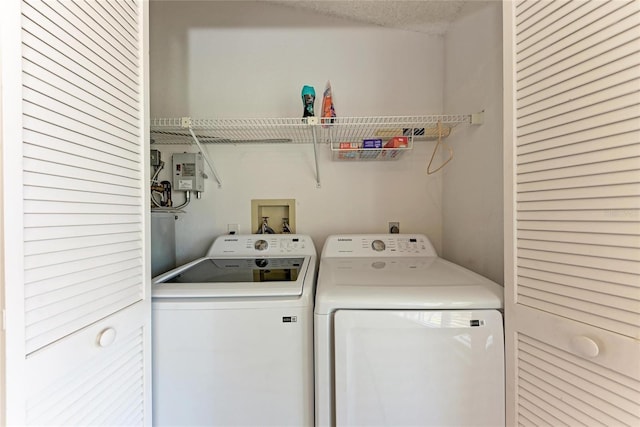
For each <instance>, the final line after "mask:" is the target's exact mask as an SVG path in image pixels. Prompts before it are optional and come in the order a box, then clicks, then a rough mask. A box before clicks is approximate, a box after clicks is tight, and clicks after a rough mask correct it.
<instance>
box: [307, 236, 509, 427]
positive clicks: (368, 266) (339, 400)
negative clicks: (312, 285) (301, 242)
mask: <svg viewBox="0 0 640 427" xmlns="http://www.w3.org/2000/svg"><path fill="white" fill-rule="evenodd" d="M502 294H503V288H502V287H501V286H499V285H498V284H496V283H494V282H492V281H490V280H488V279H486V278H484V277H482V276H480V275H478V274H475V273H473V272H471V271H469V270H467V269H465V268H463V267H461V266H458V265H456V264H453V263H451V262H448V261H446V260H444V259H442V258H439V257H438V256H437V254H436V251H435V250H434V248H433V246H432V245H431V243H430V242H429V240H428V238H427V237H425V236H423V235H400V234H385V235H342V236H330V237H329V238H328V239H327V241H326V242H325V245H324V248H323V251H322V256H321V257H320V267H319V272H318V284H317V289H316V305H315V316H314V317H315V355H316V366H315V373H316V378H315V379H316V396H315V399H316V408H315V410H316V426H334V425H336V426H456V427H460V426H492V427H493V426H504V424H505V403H504V399H505V392H504V337H503V322H502V315H501V311H500V310H501V308H502V302H503V298H502Z"/></svg>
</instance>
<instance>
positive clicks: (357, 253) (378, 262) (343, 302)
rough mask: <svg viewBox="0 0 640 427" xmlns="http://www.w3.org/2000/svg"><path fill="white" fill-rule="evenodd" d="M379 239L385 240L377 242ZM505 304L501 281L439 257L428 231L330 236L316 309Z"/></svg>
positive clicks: (493, 306)
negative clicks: (427, 233) (427, 234)
mask: <svg viewBox="0 0 640 427" xmlns="http://www.w3.org/2000/svg"><path fill="white" fill-rule="evenodd" d="M378 237H379V238H378ZM394 239H395V240H394ZM379 241H383V243H384V244H383V245H380V244H379V243H374V242H379ZM391 249H393V251H392V250H391ZM502 306H503V288H502V287H501V286H500V285H498V284H497V283H495V282H492V281H491V280H489V279H487V278H485V277H482V276H481V275H479V274H476V273H474V272H472V271H470V270H468V269H466V268H464V267H462V266H459V265H457V264H454V263H452V262H449V261H446V260H444V259H442V258H439V257H438V256H436V255H435V251H433V249H432V246H431V244H430V243H429V241H428V239H427V238H426V237H425V236H422V235H417V236H407V235H396V236H395V237H394V236H393V235H391V236H390V235H383V236H353V235H352V236H347V237H345V236H330V237H329V238H328V239H327V242H326V243H325V250H324V251H323V255H322V259H321V262H320V269H319V273H318V285H317V288H316V301H315V312H316V313H317V314H329V313H331V312H333V311H335V310H339V309H378V310H455V309H460V310H462V309H500V308H502Z"/></svg>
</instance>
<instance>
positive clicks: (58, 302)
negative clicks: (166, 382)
mask: <svg viewBox="0 0 640 427" xmlns="http://www.w3.org/2000/svg"><path fill="white" fill-rule="evenodd" d="M10 2H11V3H12V7H11V8H7V11H13V10H17V8H15V9H14V7H13V5H14V4H16V3H19V4H20V6H19V8H20V13H21V16H15V17H14V18H15V19H17V20H20V19H21V28H20V34H19V36H18V37H19V40H16V42H17V43H19V44H20V48H21V57H20V58H17V59H18V61H19V62H20V65H19V66H20V69H21V76H20V78H21V94H20V99H19V105H7V104H6V102H7V101H6V99H5V100H4V101H3V110H6V109H7V108H14V109H17V110H20V111H21V116H20V120H21V135H19V139H18V140H17V141H14V142H13V143H16V144H18V143H20V141H21V144H20V150H15V152H14V151H11V152H7V151H6V150H4V151H5V157H6V155H9V156H16V157H15V158H13V159H6V158H5V162H6V161H9V160H11V161H14V162H17V163H18V164H19V165H20V166H18V167H15V168H14V169H15V170H16V171H17V172H19V175H18V174H16V176H14V177H13V178H14V179H13V181H12V182H10V183H9V182H7V181H6V177H5V183H4V185H5V189H6V188H7V186H9V185H13V186H20V190H19V191H16V192H15V194H16V195H17V196H19V197H20V200H19V201H17V202H18V203H13V204H12V207H11V209H12V211H13V212H12V214H15V218H16V224H15V225H16V226H19V227H20V229H21V232H20V233H19V234H20V242H19V243H18V242H15V241H14V242H10V244H12V245H13V248H14V252H12V253H11V254H9V256H8V257H5V262H6V263H7V264H10V265H8V268H9V270H10V271H9V273H13V274H12V275H13V277H14V278H16V277H20V280H19V281H13V282H11V283H9V282H7V283H6V284H5V286H7V288H11V289H17V288H18V287H20V290H19V291H15V292H8V294H11V295H13V296H12V297H11V298H12V299H11V300H9V298H7V328H8V331H9V330H10V331H11V332H10V333H9V332H8V335H10V336H11V337H14V339H15V338H17V337H18V336H19V335H21V336H22V339H23V343H21V344H20V346H21V348H20V349H19V350H18V349H16V346H13V347H11V348H8V350H7V351H8V353H11V354H12V355H13V356H11V357H8V358H7V370H10V369H15V370H16V372H20V373H21V378H20V377H18V378H16V376H15V375H8V376H7V393H8V395H11V393H12V391H13V392H14V393H15V394H14V395H13V397H12V399H13V400H12V402H11V403H12V405H11V406H8V407H7V420H8V422H9V423H15V424H26V425H142V424H150V422H151V420H150V414H151V412H150V401H151V399H150V394H149V393H150V363H149V362H150V354H149V351H150V333H149V328H150V292H149V289H150V288H149V286H150V281H149V279H148V277H149V276H150V273H149V267H148V266H149V255H148V253H147V252H148V249H147V248H148V223H149V220H148V218H149V214H148V209H149V206H148V197H147V191H148V190H147V179H146V177H147V176H148V170H147V168H148V166H147V164H148V154H147V153H148V143H147V141H148V135H147V133H148V131H147V128H148V126H147V123H148V117H147V116H148V113H147V104H148V103H147V101H146V93H147V90H146V84H147V81H148V79H147V64H148V61H147V60H146V57H145V55H146V52H147V51H148V49H147V46H146V45H145V43H146V40H147V37H146V32H147V28H146V27H147V20H148V18H147V16H148V2H144V1H138V0H100V1H95V0H23V1H19V2H17V1H16V0H10ZM3 7H4V6H3ZM3 43H6V41H3ZM18 156H19V157H18ZM10 193H12V194H13V192H10ZM13 201H14V202H16V200H15V199H14V200H13ZM5 212H6V205H5ZM5 227H11V224H8V223H6V224H5ZM12 234H14V235H16V234H17V233H12ZM5 244H7V243H6V242H5ZM12 260H14V261H15V262H13V263H12ZM16 270H18V271H16ZM20 272H21V274H20ZM18 298H19V299H20V300H18ZM18 310H22V311H21V312H18ZM18 330H19V331H18ZM15 341H17V339H16V340H15ZM15 341H14V342H15ZM18 352H19V353H20V354H16V353H18ZM20 381H22V384H19V382H20ZM16 396H19V399H20V401H16V399H18V398H16Z"/></svg>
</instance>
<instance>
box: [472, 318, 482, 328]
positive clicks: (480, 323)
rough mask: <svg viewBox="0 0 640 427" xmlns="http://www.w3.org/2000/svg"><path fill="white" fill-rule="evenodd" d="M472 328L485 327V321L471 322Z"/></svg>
mask: <svg viewBox="0 0 640 427" xmlns="http://www.w3.org/2000/svg"><path fill="white" fill-rule="evenodd" d="M469 325H470V326H471V327H477V326H484V320H475V319H474V320H471V321H469Z"/></svg>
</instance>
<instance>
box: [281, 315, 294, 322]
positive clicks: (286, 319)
mask: <svg viewBox="0 0 640 427" xmlns="http://www.w3.org/2000/svg"><path fill="white" fill-rule="evenodd" d="M297 321H298V317H297V316H283V317H282V323H296V322H297Z"/></svg>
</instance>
